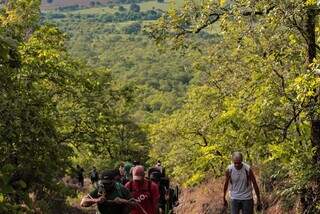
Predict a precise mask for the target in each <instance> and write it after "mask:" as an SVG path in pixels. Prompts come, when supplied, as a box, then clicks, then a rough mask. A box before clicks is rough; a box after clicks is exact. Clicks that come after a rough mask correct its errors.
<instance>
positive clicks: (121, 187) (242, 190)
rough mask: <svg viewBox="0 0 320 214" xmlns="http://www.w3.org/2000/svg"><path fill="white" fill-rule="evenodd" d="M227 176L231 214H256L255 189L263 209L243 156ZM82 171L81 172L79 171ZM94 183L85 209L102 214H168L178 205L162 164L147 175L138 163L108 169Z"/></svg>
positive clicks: (235, 159) (94, 176)
mask: <svg viewBox="0 0 320 214" xmlns="http://www.w3.org/2000/svg"><path fill="white" fill-rule="evenodd" d="M232 162H233V163H232V164H230V165H229V166H228V168H227V170H226V173H225V178H226V179H225V184H224V189H223V193H224V194H223V202H224V205H225V207H227V206H228V202H227V199H226V196H227V190H228V188H229V187H230V188H229V192H230V207H231V214H239V213H240V211H241V213H242V214H253V213H254V200H253V189H254V191H255V193H256V197H257V210H258V211H260V210H261V209H262V205H261V199H260V191H259V187H258V184H257V181H256V178H255V175H254V173H253V170H252V169H251V167H250V166H249V165H248V164H246V163H244V162H243V155H242V153H240V152H234V153H233V155H232ZM79 170H80V171H82V170H81V169H79ZM92 172H93V173H92V174H91V181H92V183H93V184H94V183H96V184H97V185H95V189H94V190H93V191H92V192H90V193H89V194H88V195H86V196H85V197H84V198H83V199H82V201H81V206H83V207H89V206H92V205H94V204H96V205H97V209H98V213H100V214H105V213H108V214H109V213H111V214H129V213H130V214H168V213H173V207H174V205H176V204H177V201H178V196H177V192H178V191H176V192H175V191H174V190H173V189H172V188H170V182H169V179H168V178H167V177H166V176H165V169H164V168H163V167H162V165H161V162H160V161H158V162H157V164H156V165H155V166H154V167H152V168H150V169H149V170H148V171H147V172H146V171H145V168H144V167H143V166H142V165H140V164H139V163H138V162H133V163H131V162H130V161H127V162H126V163H122V164H120V166H119V169H116V170H106V171H103V172H102V173H101V175H100V176H98V173H97V172H96V169H94V170H93V171H92Z"/></svg>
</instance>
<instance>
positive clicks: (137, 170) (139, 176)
mask: <svg viewBox="0 0 320 214" xmlns="http://www.w3.org/2000/svg"><path fill="white" fill-rule="evenodd" d="M132 179H133V180H134V181H143V180H144V167H143V166H141V165H138V166H135V167H134V168H133V170H132Z"/></svg>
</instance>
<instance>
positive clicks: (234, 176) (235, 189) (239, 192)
mask: <svg viewBox="0 0 320 214" xmlns="http://www.w3.org/2000/svg"><path fill="white" fill-rule="evenodd" d="M232 161H233V164H231V165H229V166H228V168H227V171H226V179H225V184H224V194H223V202H224V205H225V206H227V200H226V194H227V190H228V186H229V183H230V198H231V214H239V213H240V210H242V214H253V213H254V211H253V209H254V201H253V194H252V186H253V188H254V191H255V193H256V195H257V209H258V210H260V209H261V200H260V191H259V187H258V184H257V181H256V178H255V175H254V173H253V171H252V169H251V168H250V166H249V165H247V164H245V163H243V162H242V161H243V156H242V154H241V153H240V152H234V153H233V154H232Z"/></svg>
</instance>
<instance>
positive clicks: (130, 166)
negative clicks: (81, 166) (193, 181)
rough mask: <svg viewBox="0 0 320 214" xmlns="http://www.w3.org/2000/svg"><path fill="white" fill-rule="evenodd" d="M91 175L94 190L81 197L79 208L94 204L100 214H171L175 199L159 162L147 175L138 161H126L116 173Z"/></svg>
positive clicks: (174, 192) (107, 171)
mask: <svg viewBox="0 0 320 214" xmlns="http://www.w3.org/2000/svg"><path fill="white" fill-rule="evenodd" d="M92 172H94V171H92ZM95 172H96V170H95ZM94 175H95V173H91V182H92V184H94V190H93V191H92V192H90V193H89V194H88V195H86V196H85V197H83V199H82V201H81V204H80V205H81V206H82V207H89V206H92V205H95V204H96V205H97V209H98V213H100V214H104V213H108V214H109V213H114V214H129V213H130V214H167V213H173V212H172V210H173V207H174V205H175V203H176V202H177V197H178V196H177V192H176V191H174V190H173V189H172V188H171V187H170V182H169V179H168V178H167V177H166V176H165V170H164V168H163V167H162V165H161V162H160V161H158V162H157V164H156V165H155V166H154V167H152V168H150V169H149V170H148V171H146V170H145V168H144V166H142V165H140V163H139V162H137V161H134V162H132V163H131V161H127V162H125V163H121V164H120V166H119V168H117V169H115V170H105V171H103V172H102V173H101V174H100V175H98V176H94ZM96 177H98V178H97V179H96ZM92 178H94V179H92Z"/></svg>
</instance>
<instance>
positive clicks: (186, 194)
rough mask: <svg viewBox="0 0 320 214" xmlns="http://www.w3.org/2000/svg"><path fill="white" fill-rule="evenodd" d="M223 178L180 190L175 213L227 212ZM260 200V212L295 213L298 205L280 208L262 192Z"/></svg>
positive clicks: (275, 201)
mask: <svg viewBox="0 0 320 214" xmlns="http://www.w3.org/2000/svg"><path fill="white" fill-rule="evenodd" d="M223 183H224V180H223V178H219V179H210V180H208V181H206V182H204V183H203V184H201V185H199V186H197V187H195V188H189V189H184V190H182V194H181V195H180V197H179V206H178V207H177V208H176V213H177V214H222V213H223V214H227V213H230V212H229V209H224V207H223V202H222V199H223ZM262 201H263V203H264V206H265V207H266V208H267V209H266V210H264V211H263V212H261V214H295V213H299V212H298V211H297V210H298V208H297V207H298V206H296V207H293V208H292V210H291V211H284V210H282V209H281V205H280V202H279V201H277V200H275V199H274V198H272V197H269V196H268V195H266V194H264V193H262Z"/></svg>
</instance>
